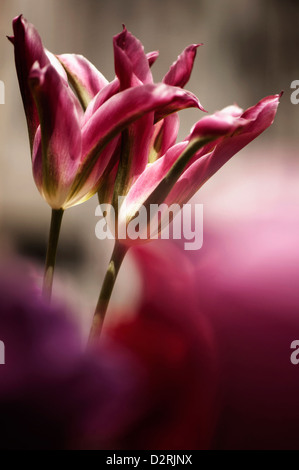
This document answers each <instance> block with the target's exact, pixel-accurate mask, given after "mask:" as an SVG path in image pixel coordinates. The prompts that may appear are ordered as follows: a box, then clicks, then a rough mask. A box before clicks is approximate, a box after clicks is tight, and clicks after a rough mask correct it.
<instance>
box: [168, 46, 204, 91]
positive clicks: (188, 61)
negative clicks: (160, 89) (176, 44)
mask: <svg viewBox="0 0 299 470" xmlns="http://www.w3.org/2000/svg"><path fill="white" fill-rule="evenodd" d="M199 46H202V44H191V45H190V46H188V47H186V49H185V50H184V51H183V52H182V53H181V55H179V57H178V58H177V60H176V62H174V63H173V64H172V66H171V67H170V70H169V71H168V72H167V74H166V75H165V77H164V79H163V83H166V84H167V85H173V86H179V87H181V88H184V86H185V85H186V83H187V82H188V81H189V78H190V75H191V72H192V69H193V64H194V60H195V57H196V51H197V48H198V47H199Z"/></svg>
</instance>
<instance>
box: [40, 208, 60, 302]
mask: <svg viewBox="0 0 299 470" xmlns="http://www.w3.org/2000/svg"><path fill="white" fill-rule="evenodd" d="M63 214H64V211H63V209H59V210H55V209H52V217H51V226H50V234H49V241H48V249H47V257H46V266H45V274H44V282H43V296H44V298H45V299H46V300H47V301H48V302H50V301H51V297H52V287H53V278H54V269H55V263H56V254H57V246H58V240H59V234H60V228H61V222H62V217H63Z"/></svg>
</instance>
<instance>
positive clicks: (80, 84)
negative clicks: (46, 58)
mask: <svg viewBox="0 0 299 470" xmlns="http://www.w3.org/2000/svg"><path fill="white" fill-rule="evenodd" d="M57 57H58V59H59V61H60V62H61V63H62V65H63V67H64V68H65V70H66V72H67V75H68V78H69V80H70V83H71V84H72V86H73V87H74V90H75V91H76V93H77V96H78V98H79V100H80V102H81V105H82V107H83V109H86V108H87V106H88V104H89V103H90V101H91V100H92V99H93V98H94V97H95V96H96V95H97V93H98V92H99V91H101V90H102V89H103V88H104V87H105V86H106V85H108V83H109V82H108V80H106V78H105V77H104V76H103V75H102V74H101V72H99V71H98V70H97V69H96V67H95V66H94V65H93V64H92V63H91V62H89V60H87V59H86V58H85V57H83V56H82V55H77V54H62V55H59V56H57Z"/></svg>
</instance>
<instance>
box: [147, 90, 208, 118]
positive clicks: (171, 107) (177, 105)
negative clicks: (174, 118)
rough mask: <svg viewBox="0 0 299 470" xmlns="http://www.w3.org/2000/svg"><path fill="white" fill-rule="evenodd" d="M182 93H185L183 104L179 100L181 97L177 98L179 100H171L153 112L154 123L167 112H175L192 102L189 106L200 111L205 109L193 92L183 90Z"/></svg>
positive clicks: (166, 114) (167, 113)
mask: <svg viewBox="0 0 299 470" xmlns="http://www.w3.org/2000/svg"><path fill="white" fill-rule="evenodd" d="M175 88H177V89H178V90H181V91H183V90H182V89H181V88H179V87H175ZM184 93H185V95H184V96H185V101H184V104H183V103H182V102H181V99H179V100H178V101H179V102H176V100H173V101H172V102H170V103H168V104H167V105H165V106H164V108H161V109H159V111H156V112H155V123H157V122H159V121H160V120H161V119H164V118H165V117H166V116H168V115H169V114H172V113H175V112H177V111H180V110H182V109H186V108H189V107H190V103H193V104H192V105H191V107H195V108H198V109H200V110H201V111H204V112H206V111H205V109H204V108H203V107H202V105H201V104H200V102H199V100H198V98H197V97H196V96H195V95H194V94H193V93H191V92H190V91H184ZM187 96H188V97H189V100H188V99H187Z"/></svg>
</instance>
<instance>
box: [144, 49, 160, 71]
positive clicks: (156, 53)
mask: <svg viewBox="0 0 299 470" xmlns="http://www.w3.org/2000/svg"><path fill="white" fill-rule="evenodd" d="M158 57H159V51H152V52H148V53H147V54H146V58H147V60H148V63H149V66H150V67H151V66H152V65H154V63H155V62H156V60H157V59H158Z"/></svg>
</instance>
